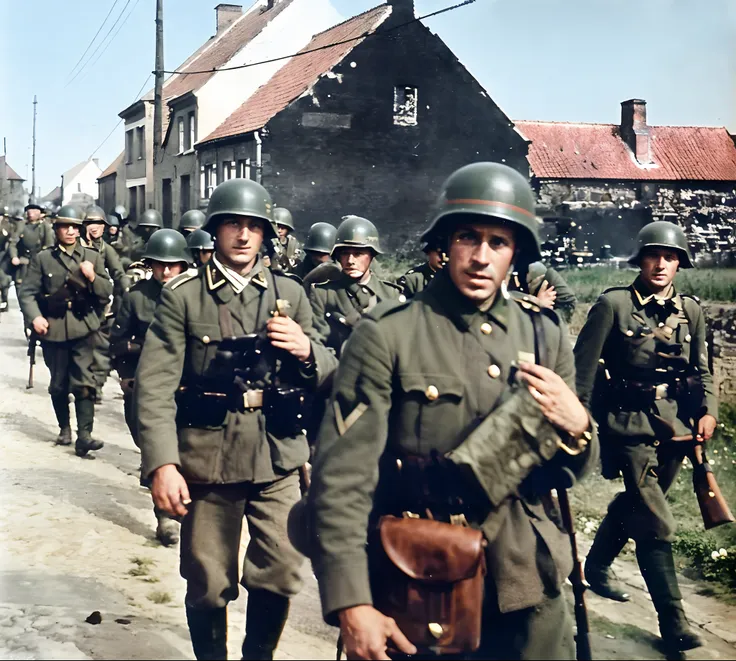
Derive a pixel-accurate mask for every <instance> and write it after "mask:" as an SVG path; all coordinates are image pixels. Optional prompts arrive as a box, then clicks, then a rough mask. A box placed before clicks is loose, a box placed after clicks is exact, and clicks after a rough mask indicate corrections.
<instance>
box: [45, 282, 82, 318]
mask: <svg viewBox="0 0 736 661" xmlns="http://www.w3.org/2000/svg"><path fill="white" fill-rule="evenodd" d="M41 307H42V312H43V314H44V316H47V317H51V318H52V319H60V318H62V317H64V316H65V315H66V313H67V312H68V311H70V310H71V312H72V313H73V314H74V316H77V317H84V316H85V315H86V314H87V313H88V312H89V311H90V309H92V307H93V305H92V300H91V299H90V297H89V281H88V280H87V279H86V278H84V277H83V276H82V275H81V272H79V273H70V274H69V275H67V277H66V280H65V281H64V284H63V285H62V286H61V287H59V288H58V289H57V290H56V291H55V292H54V293H53V294H49V295H47V296H45V298H44V299H43V301H42V306H41Z"/></svg>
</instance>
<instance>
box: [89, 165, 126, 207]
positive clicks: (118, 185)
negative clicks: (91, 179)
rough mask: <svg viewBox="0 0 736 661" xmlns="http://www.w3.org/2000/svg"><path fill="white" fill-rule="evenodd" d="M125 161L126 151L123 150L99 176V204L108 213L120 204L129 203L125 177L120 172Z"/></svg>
mask: <svg viewBox="0 0 736 661" xmlns="http://www.w3.org/2000/svg"><path fill="white" fill-rule="evenodd" d="M124 162H125V152H122V153H121V154H120V155H118V157H117V158H116V159H115V160H114V161H113V162H112V163H110V165H108V166H107V168H106V169H105V170H103V171H102V174H100V176H99V177H98V178H97V184H98V187H99V191H100V196H99V205H100V206H101V207H102V208H103V209H104V210H105V212H106V213H112V211H113V209H114V208H115V207H116V206H118V205H119V204H122V205H123V206H126V205H127V204H128V201H127V199H126V198H127V195H126V193H127V189H126V187H125V178H124V177H123V176H122V174H118V171H119V170H120V169H121V166H122V165H123V164H124ZM126 208H127V206H126Z"/></svg>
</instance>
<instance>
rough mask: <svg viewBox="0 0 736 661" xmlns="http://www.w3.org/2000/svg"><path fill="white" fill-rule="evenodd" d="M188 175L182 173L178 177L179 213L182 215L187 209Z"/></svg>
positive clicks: (189, 185)
mask: <svg viewBox="0 0 736 661" xmlns="http://www.w3.org/2000/svg"><path fill="white" fill-rule="evenodd" d="M189 182H190V180H189V175H188V174H183V175H181V177H180V179H179V215H180V216H183V215H184V214H185V213H186V212H187V211H189V198H190V196H191V184H190V183H189Z"/></svg>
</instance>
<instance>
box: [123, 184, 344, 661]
mask: <svg viewBox="0 0 736 661" xmlns="http://www.w3.org/2000/svg"><path fill="white" fill-rule="evenodd" d="M233 209H235V210H234V211H233ZM232 213H236V214H239V215H246V216H251V217H252V216H255V217H258V218H263V219H264V220H266V221H268V220H270V215H271V202H270V196H269V195H268V193H267V192H266V191H265V189H263V188H262V187H261V186H260V185H258V184H256V183H255V182H252V181H249V180H235V179H234V180H230V181H228V182H224V183H223V184H221V185H220V186H218V188H217V189H216V190H215V192H214V193H213V195H212V198H211V200H210V206H209V218H208V224H210V223H212V224H214V223H216V222H217V221H218V220H219V217H220V216H228V215H230V214H232ZM205 229H206V230H207V229H211V228H210V227H208V226H205ZM277 298H280V299H285V300H287V301H289V302H290V304H291V311H290V316H291V317H292V318H293V319H294V320H295V321H296V322H297V323H298V324H299V325H300V326H301V327H302V329H303V330H304V332H305V333H306V334H307V335H308V336H311V337H312V338H313V339H312V351H313V357H312V358H310V362H309V363H300V362H299V361H298V360H297V359H296V358H294V357H293V356H291V355H289V354H285V353H280V354H278V356H277V358H278V360H277V362H276V365H275V367H276V369H275V371H274V370H273V365H271V366H269V367H268V368H267V369H266V370H265V373H261V374H260V375H259V376H258V377H257V378H256V377H255V376H250V374H251V373H250V372H248V374H249V376H248V377H247V383H246V382H245V381H242V380H241V381H236V374H235V372H234V369H235V367H236V362H235V361H234V360H233V357H232V354H230V356H229V358H228V359H227V360H225V359H224V358H223V356H222V355H221V352H220V351H218V346H219V345H220V343H221V342H222V340H223V337H231V336H236V337H241V338H242V337H243V336H244V335H246V334H250V333H263V332H264V327H265V324H266V322H267V321H268V319H269V318H270V317H271V316H272V313H273V312H274V311H275V310H276V309H277ZM335 365H336V360H335V358H334V356H333V355H332V353H331V352H329V351H328V350H327V349H326V348H325V347H323V346H322V345H321V344H320V343H319V342H318V341H317V340H316V337H315V334H314V333H313V331H312V314H311V309H310V307H309V303H308V301H307V297H306V294H305V292H304V290H303V289H302V288H301V286H300V285H299V284H298V283H297V282H296V281H294V280H292V279H290V278H288V277H285V276H282V275H278V274H273V273H272V272H271V271H270V270H269V269H267V268H264V267H263V266H262V263H261V261H260V259H259V260H258V261H257V262H256V263H255V264H254V266H253V268H252V270H251V271H250V272H249V274H248V276H247V278H238V277H234V275H233V272H231V271H229V270H228V269H226V268H225V267H223V266H222V264H220V262H219V261H218V260H217V257H216V256H215V257H213V259H212V260H210V262H209V263H208V264H207V265H206V266H204V267H202V268H201V269H199V270H197V271H194V270H191V271H188V272H187V273H186V274H182V275H181V276H179V277H178V278H175V279H174V280H172V281H171V282H170V283H168V284H167V285H166V286H165V287H164V288H163V290H162V292H161V297H160V300H159V304H158V306H157V308H156V311H155V315H154V320H153V322H152V324H151V326H150V327H149V330H148V333H147V335H146V342H145V344H144V346H143V351H142V354H141V359H140V362H139V364H138V369H137V373H136V382H135V402H136V409H137V418H138V438H139V442H140V446H141V454H142V458H143V472H144V474H145V475H151V474H152V473H153V471H155V470H156V469H157V468H159V467H160V466H163V465H168V464H175V465H176V466H178V467H179V470H180V471H181V473H182V475H183V476H184V478H185V479H186V481H187V484H188V485H189V491H190V495H191V498H192V503H191V504H189V505H188V510H189V512H188V514H187V515H186V516H185V517H184V519H183V521H182V532H181V535H182V542H181V547H180V548H181V573H182V576H183V577H184V578H185V580H186V581H187V595H186V605H187V617H188V622H189V627H190V633H191V636H192V643H193V645H194V650H195V654H196V655H197V657H198V658H224V655H225V654H226V651H225V642H226V641H225V638H226V628H227V627H226V607H227V604H228V602H230V601H231V600H233V599H235V598H237V596H238V549H239V546H240V537H241V528H242V523H243V517H244V516H245V518H246V520H247V522H248V527H249V531H250V536H251V540H250V544H249V546H248V549H247V551H246V554H245V562H244V566H243V576H242V581H241V582H242V584H243V585H244V586H245V587H246V588H247V589H248V592H249V595H248V613H247V622H246V637H245V643H244V647H243V655H244V658H267V657H268V656H269V655H272V654H273V651H274V649H275V647H276V643H277V642H278V639H279V637H280V635H281V630H282V628H283V625H284V622H285V619H286V613H287V611H288V604H289V598H290V597H292V596H294V595H295V594H296V593H297V592H298V591H299V590H300V588H301V586H302V563H303V558H302V557H301V556H300V555H299V554H298V553H297V551H296V550H294V549H293V548H292V547H291V545H290V544H289V543H288V538H287V534H286V520H287V516H288V513H289V510H290V508H291V505H292V504H293V503H295V502H296V501H298V499H299V476H298V474H297V468H299V467H300V466H302V465H303V464H304V463H305V462H306V461H307V459H308V457H309V449H308V446H307V442H306V439H305V438H304V436H303V435H301V433H299V434H298V435H296V436H290V434H293V429H291V427H290V428H289V431H286V430H285V429H282V428H280V425H282V423H284V422H286V420H285V418H288V417H289V412H288V411H287V410H285V409H284V410H279V411H278V415H277V416H274V415H272V413H271V411H272V412H273V413H276V409H275V408H274V409H270V408H269V401H270V400H269V399H268V398H269V397H272V396H274V392H275V391H274V390H273V389H269V388H268V386H269V384H274V380H276V383H278V384H284V385H287V384H288V386H289V387H291V388H294V387H297V388H307V389H314V388H316V387H317V386H318V385H320V384H321V383H323V382H324V381H325V380H326V379H328V378H329V377H330V375H331V373H332V372H333V370H334V368H335ZM242 378H243V379H245V378H246V377H242ZM251 379H254V380H252V381H251ZM238 383H240V384H241V386H242V387H240V386H239V385H238ZM264 389H267V393H266V394H265V395H264ZM244 390H245V392H244ZM264 397H265V399H264ZM274 406H275V407H276V408H278V406H277V405H274ZM264 407H265V408H264ZM290 420H291V418H290ZM292 422H293V420H292ZM285 434H286V435H285ZM259 650H260V651H259ZM259 655H262V656H259Z"/></svg>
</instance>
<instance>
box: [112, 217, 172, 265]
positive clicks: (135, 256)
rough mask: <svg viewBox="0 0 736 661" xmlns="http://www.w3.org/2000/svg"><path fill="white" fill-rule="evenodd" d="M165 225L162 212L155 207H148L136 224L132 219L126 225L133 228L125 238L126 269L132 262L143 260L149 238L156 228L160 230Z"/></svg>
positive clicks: (124, 263)
mask: <svg viewBox="0 0 736 661" xmlns="http://www.w3.org/2000/svg"><path fill="white" fill-rule="evenodd" d="M131 226H132V227H131ZM163 226H164V220H163V218H162V217H161V214H160V213H159V212H158V211H156V210H155V209H146V210H145V211H144V212H143V213H142V214H141V217H140V218H138V219H137V222H136V223H135V225H134V226H133V221H130V222H129V223H128V224H127V225H126V228H129V227H130V228H131V231H130V232H129V233H128V236H126V238H125V239H124V242H125V258H124V259H123V260H122V262H123V266H124V267H125V269H126V270H127V269H128V267H129V266H130V265H131V264H133V263H135V262H139V261H140V260H141V258H142V257H143V253H144V252H146V243H148V239H150V238H151V235H152V234H153V233H154V232H155V231H156V230H160V229H161V228H163ZM126 261H127V265H126Z"/></svg>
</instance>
